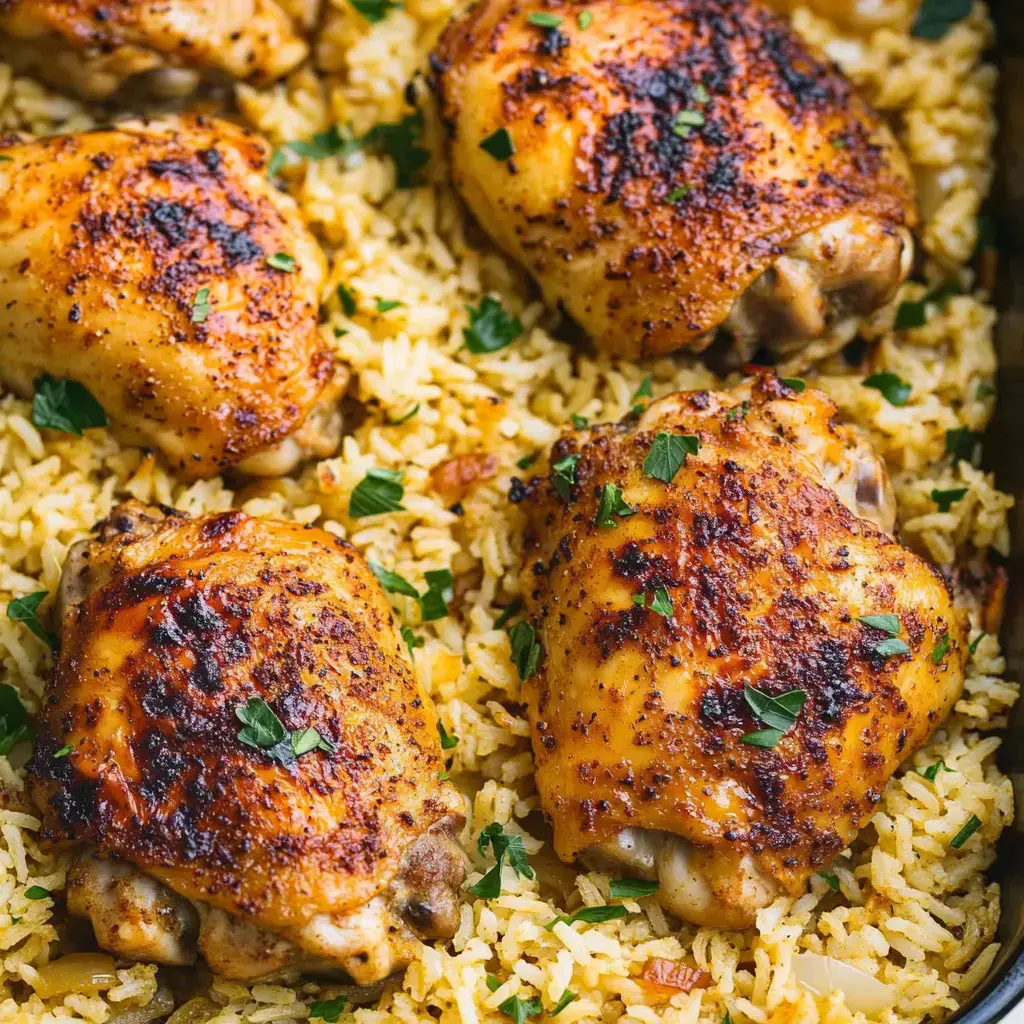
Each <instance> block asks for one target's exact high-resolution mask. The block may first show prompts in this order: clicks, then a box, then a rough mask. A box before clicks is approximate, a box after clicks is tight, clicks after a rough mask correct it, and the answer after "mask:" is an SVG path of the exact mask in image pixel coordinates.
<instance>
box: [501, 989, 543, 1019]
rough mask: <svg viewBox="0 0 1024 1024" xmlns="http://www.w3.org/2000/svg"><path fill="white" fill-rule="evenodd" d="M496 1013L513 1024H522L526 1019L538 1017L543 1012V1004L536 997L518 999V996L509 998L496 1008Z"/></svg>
mask: <svg viewBox="0 0 1024 1024" xmlns="http://www.w3.org/2000/svg"><path fill="white" fill-rule="evenodd" d="M498 1011H499V1012H500V1013H503V1014H504V1015H505V1016H506V1017H508V1018H509V1019H510V1020H512V1022H513V1024H524V1022H525V1021H526V1019H527V1018H528V1017H539V1016H540V1015H541V1014H542V1013H543V1012H544V1004H543V1003H542V1002H541V1001H540V1000H539V999H537V998H536V997H534V998H533V999H520V998H519V996H509V997H508V999H506V1000H505V1001H504V1002H503V1003H501V1004H500V1005H499V1006H498Z"/></svg>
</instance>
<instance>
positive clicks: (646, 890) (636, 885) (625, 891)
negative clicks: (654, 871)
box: [608, 878, 658, 900]
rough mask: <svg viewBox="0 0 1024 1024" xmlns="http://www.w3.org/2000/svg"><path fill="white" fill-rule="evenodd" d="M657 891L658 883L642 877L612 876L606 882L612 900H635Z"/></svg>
mask: <svg viewBox="0 0 1024 1024" xmlns="http://www.w3.org/2000/svg"><path fill="white" fill-rule="evenodd" d="M657 891H658V883H657V882H649V881H647V880H646V879H644V878H613V879H612V880H611V881H610V882H609V883H608V892H609V895H610V896H611V898H612V899H613V900H636V899H639V898H640V897H641V896H651V895H653V894H654V893H656V892H657Z"/></svg>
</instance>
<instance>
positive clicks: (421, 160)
mask: <svg viewBox="0 0 1024 1024" xmlns="http://www.w3.org/2000/svg"><path fill="white" fill-rule="evenodd" d="M422 134H423V115H422V114H421V113H420V112H419V111H418V110H417V111H416V112H415V113H414V114H409V115H407V116H406V117H403V118H402V120H401V121H399V122H397V123H392V124H389V123H381V124H378V125H375V126H374V127H373V128H371V129H370V131H369V132H368V133H367V134H366V137H365V141H366V142H367V143H368V144H370V145H377V146H380V148H381V149H383V150H384V152H385V153H386V154H387V155H388V156H389V157H390V158H391V160H392V162H393V163H394V165H395V184H396V185H397V186H398V188H412V187H413V186H414V185H415V183H416V176H417V174H418V173H419V171H421V170H422V169H423V167H425V166H426V164H427V163H429V162H430V153H429V152H428V151H427V150H425V149H424V148H423V147H422V146H417V145H416V140H417V139H418V138H420V136H421V135H422Z"/></svg>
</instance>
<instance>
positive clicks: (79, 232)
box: [0, 118, 343, 477]
mask: <svg viewBox="0 0 1024 1024" xmlns="http://www.w3.org/2000/svg"><path fill="white" fill-rule="evenodd" d="M2 155H3V157H4V160H3V161H2V162H0V383H2V384H5V385H7V386H8V387H10V388H12V389H14V390H15V391H17V392H19V393H21V394H23V395H25V396H26V397H28V396H31V395H32V393H33V387H34V383H35V381H36V380H37V379H38V378H39V377H40V376H41V375H43V374H51V375H52V376H54V377H61V378H71V379H73V380H76V381H78V382H79V383H80V384H83V385H84V386H85V387H86V388H88V390H89V391H90V392H91V393H92V394H93V395H94V396H95V398H96V399H97V400H98V401H99V403H100V404H101V405H102V406H103V408H104V410H105V411H106V413H107V415H108V417H109V419H110V421H111V424H112V427H113V429H114V431H115V433H116V434H117V435H118V436H119V437H120V438H121V439H122V440H124V441H127V442H129V443H137V444H143V445H151V446H153V447H156V448H158V449H160V450H161V451H163V452H164V454H165V455H166V456H167V458H168V459H169V460H170V462H171V464H172V466H174V467H175V468H176V469H178V470H179V471H180V472H181V473H182V474H183V475H184V476H186V477H203V476H212V475H214V474H216V473H219V472H220V471H221V470H223V469H226V468H229V467H231V466H235V465H238V464H242V469H243V470H246V471H248V472H253V473H267V474H276V473H281V472H286V471H287V470H288V469H289V468H291V467H292V466H293V465H294V464H295V463H296V462H297V461H298V459H300V458H301V457H303V456H305V455H310V454H318V455H328V454H330V453H331V452H333V450H334V448H335V446H336V443H337V440H338V437H339V434H340V419H339V416H338V413H337V408H336V405H337V403H336V402H335V401H334V398H336V395H337V391H338V389H339V388H340V387H341V385H342V384H343V379H342V377H340V376H337V377H335V376H334V368H333V360H332V357H331V355H330V353H329V352H328V351H327V349H326V347H325V345H324V342H323V340H322V338H321V336H320V332H319V329H318V327H317V318H318V311H319V288H320V282H321V280H322V278H323V274H324V257H323V254H322V253H321V252H320V249H319V247H318V245H317V243H316V241H315V240H314V238H313V237H312V235H311V234H310V233H309V231H308V229H307V228H306V226H305V224H304V223H303V222H302V220H301V217H300V215H299V212H298V210H297V209H296V207H295V204H294V203H293V201H292V200H291V199H290V198H288V197H287V196H283V195H282V194H281V193H279V192H278V191H277V190H276V189H274V188H273V187H272V186H271V185H270V183H269V182H268V181H267V180H266V175H265V173H264V171H265V162H266V156H267V151H266V146H265V144H264V143H263V142H262V141H260V140H258V139H256V138H254V137H253V136H251V135H249V134H247V133H246V132H244V131H243V130H242V129H240V128H238V127H236V126H234V125H232V124H228V123H227V122H223V121H214V120H204V119H201V118H200V119H179V118H171V119H167V120H162V121H157V122H152V123H145V124H144V123H141V122H128V123H123V124H121V125H119V126H117V127H116V128H111V129H107V130H103V131H95V132H88V133H85V134H82V135H68V136H63V137H55V138H48V139H40V140H38V141H33V142H24V143H20V144H16V145H11V146H9V147H7V148H6V149H4V150H3V154H2Z"/></svg>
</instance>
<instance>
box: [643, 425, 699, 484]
mask: <svg viewBox="0 0 1024 1024" xmlns="http://www.w3.org/2000/svg"><path fill="white" fill-rule="evenodd" d="M699 451H700V438H698V437H697V436H695V435H694V434H670V433H667V432H666V431H664V430H662V431H659V432H658V433H657V434H655V435H654V442H653V443H652V444H651V450H650V451H649V452H648V453H647V458H646V459H644V473H645V474H646V475H647V476H650V477H654V479H655V480H661V481H662V482H663V483H666V484H670V483H672V480H673V479H674V478H675V475H676V473H678V472H679V467H680V466H682V465H683V464H684V463H685V462H686V456H687V455H696V454H697V452H699Z"/></svg>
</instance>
